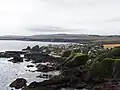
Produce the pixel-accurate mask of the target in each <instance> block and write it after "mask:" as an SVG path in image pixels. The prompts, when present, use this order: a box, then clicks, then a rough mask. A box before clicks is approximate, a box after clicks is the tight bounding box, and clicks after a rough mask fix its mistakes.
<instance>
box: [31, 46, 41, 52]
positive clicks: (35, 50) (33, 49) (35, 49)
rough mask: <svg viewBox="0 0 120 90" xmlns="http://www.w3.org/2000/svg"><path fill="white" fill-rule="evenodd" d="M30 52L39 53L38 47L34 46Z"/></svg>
mask: <svg viewBox="0 0 120 90" xmlns="http://www.w3.org/2000/svg"><path fill="white" fill-rule="evenodd" d="M31 51H33V52H39V51H40V48H39V45H36V46H34V47H32V49H31Z"/></svg>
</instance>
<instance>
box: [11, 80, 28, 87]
mask: <svg viewBox="0 0 120 90" xmlns="http://www.w3.org/2000/svg"><path fill="white" fill-rule="evenodd" d="M26 83H27V81H26V80H25V79H24V78H18V79H16V80H15V81H13V82H12V83H11V84H10V85H9V86H10V87H12V88H15V89H20V88H23V87H24V86H26Z"/></svg>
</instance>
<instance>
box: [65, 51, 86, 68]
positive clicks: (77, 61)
mask: <svg viewBox="0 0 120 90" xmlns="http://www.w3.org/2000/svg"><path fill="white" fill-rule="evenodd" d="M87 60H88V55H85V54H79V53H78V54H76V55H74V56H73V58H71V59H70V60H67V61H66V63H65V66H67V67H78V66H81V65H85V64H86V62H87Z"/></svg>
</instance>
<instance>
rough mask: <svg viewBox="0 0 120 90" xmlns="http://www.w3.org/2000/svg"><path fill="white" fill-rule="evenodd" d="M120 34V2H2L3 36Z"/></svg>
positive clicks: (103, 0) (43, 0) (9, 0)
mask: <svg viewBox="0 0 120 90" xmlns="http://www.w3.org/2000/svg"><path fill="white" fill-rule="evenodd" d="M52 33H71V34H73V33H75V34H99V35H114V34H120V0H0V35H34V34H52Z"/></svg>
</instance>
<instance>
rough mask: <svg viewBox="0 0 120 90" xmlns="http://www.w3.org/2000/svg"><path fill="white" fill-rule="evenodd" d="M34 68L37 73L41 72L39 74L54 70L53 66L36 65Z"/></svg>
mask: <svg viewBox="0 0 120 90" xmlns="http://www.w3.org/2000/svg"><path fill="white" fill-rule="evenodd" d="M36 67H37V71H41V72H49V71H54V70H56V67H55V66H49V65H42V64H38V65H37V66H36Z"/></svg>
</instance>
